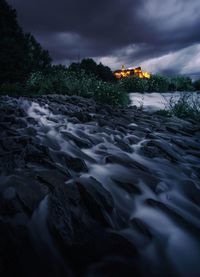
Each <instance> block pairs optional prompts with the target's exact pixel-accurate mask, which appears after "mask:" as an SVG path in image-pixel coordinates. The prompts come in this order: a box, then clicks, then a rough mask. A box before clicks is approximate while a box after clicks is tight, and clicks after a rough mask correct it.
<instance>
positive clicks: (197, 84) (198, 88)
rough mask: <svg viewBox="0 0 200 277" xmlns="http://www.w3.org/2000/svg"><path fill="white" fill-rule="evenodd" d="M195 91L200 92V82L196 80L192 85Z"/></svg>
mask: <svg viewBox="0 0 200 277" xmlns="http://www.w3.org/2000/svg"><path fill="white" fill-rule="evenodd" d="M193 86H194V89H195V90H200V80H196V81H195V82H194V84H193Z"/></svg>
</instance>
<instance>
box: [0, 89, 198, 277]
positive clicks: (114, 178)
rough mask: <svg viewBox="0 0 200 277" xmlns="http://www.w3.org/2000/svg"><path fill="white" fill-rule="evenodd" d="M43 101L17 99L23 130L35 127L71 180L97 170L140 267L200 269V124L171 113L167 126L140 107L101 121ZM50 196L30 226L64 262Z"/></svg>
mask: <svg viewBox="0 0 200 277" xmlns="http://www.w3.org/2000/svg"><path fill="white" fill-rule="evenodd" d="M170 96H171V94H165V97H170ZM139 97H141V95H140V94H135V93H134V94H131V99H132V101H133V103H134V104H136V101H137V100H138V101H139ZM142 97H144V99H143V105H144V108H146V109H155V108H156V109H157V108H161V107H162V105H164V104H163V103H162V100H163V98H162V95H160V94H157V93H153V94H151V95H149V94H148V95H147V94H144V95H142ZM10 101H11V103H12V100H10ZM46 102H47V103H46V104H44V101H43V103H42V104H41V103H40V101H37V102H34V101H30V100H23V99H21V100H17V101H16V102H15V104H14V105H18V106H20V107H21V108H22V109H23V110H24V112H25V117H24V118H25V120H27V122H29V123H28V125H27V127H26V128H25V129H23V128H21V129H19V133H21V135H22V134H23V132H25V130H27V128H29V129H30V128H32V129H34V140H35V141H37V143H38V145H40V146H41V145H44V146H45V147H47V148H48V155H49V157H50V159H51V163H52V164H54V165H55V167H57V168H60V169H62V170H63V171H65V170H66V171H67V172H69V174H70V177H69V178H66V182H65V185H66V186H68V184H70V182H71V181H73V180H76V179H77V178H78V179H79V181H80V183H81V182H82V183H84V182H86V183H87V182H88V186H89V185H90V183H91V180H92V179H91V178H94V179H95V180H97V181H98V184H100V185H101V186H102V187H103V188H104V189H105V191H107V192H108V193H109V194H110V195H111V197H112V198H113V200H114V203H115V208H114V210H113V211H112V212H111V213H109V212H107V211H104V213H105V218H106V221H107V222H108V226H109V228H108V230H109V232H112V233H115V234H118V235H119V236H120V237H123V238H125V239H126V240H127V241H128V242H129V243H130V244H132V245H134V247H136V249H137V251H138V252H139V263H140V266H139V268H140V273H141V274H142V275H144V276H147V275H148V276H198V275H199V273H200V265H199V257H200V180H199V176H200V175H199V172H200V148H199V147H200V137H199V135H200V130H199V129H198V128H197V127H196V126H194V128H193V129H194V130H193V129H192V130H193V133H192V134H191V124H190V123H188V122H184V121H176V122H173V121H170V119H168V121H169V122H167V123H166V126H168V128H164V124H165V123H164V121H160V119H159V117H158V118H150V117H149V116H148V115H143V116H142V115H141V114H139V115H138V116H135V117H132V118H130V121H129V123H128V124H127V125H126V124H125V126H124V129H119V128H118V129H117V128H111V127H110V126H102V127H100V126H99V124H98V123H97V120H96V117H95V116H96V114H95V113H90V116H91V120H90V121H88V122H84V123H83V122H78V121H77V122H76V121H74V122H73V120H71V117H70V116H68V115H64V114H63V113H62V112H59V110H56V109H55V108H52V102H53V101H52V102H51V101H50V102H48V101H46ZM57 106H58V107H59V104H57ZM54 107H55V104H54ZM30 119H32V120H33V123H30V122H31V120H30ZM180 126H183V129H182V131H181V128H180ZM170 128H171V129H170ZM173 128H174V129H173ZM61 152H62V154H63V155H65V154H66V155H67V156H68V155H70V156H71V157H73V158H78V159H80V160H83V161H84V163H85V166H86V167H87V170H86V171H85V170H78V171H76V170H75V169H74V168H70V165H66V164H65V162H64V161H63V160H62V159H61V156H60V153H61ZM29 168H31V170H34V172H35V174H36V175H37V174H40V172H41V171H43V170H44V169H45V164H40V165H37V164H36V163H33V162H30V163H29ZM38 172H39V173H38ZM4 175H5V174H4ZM4 178H6V176H4ZM58 181H59V180H58ZM91 186H92V185H91ZM48 197H49V196H48V194H47V195H46V196H45V197H44V199H43V200H42V201H41V203H40V205H39V206H38V208H37V209H35V211H34V213H33V215H32V217H31V222H30V225H29V228H30V229H31V232H32V237H33V241H35V245H37V246H36V248H37V251H39V252H40V253H42V255H43V254H44V252H45V251H44V252H43V251H42V252H41V248H43V250H44V249H48V252H49V253H52V254H51V257H53V260H54V261H56V262H58V260H59V261H60V266H62V267H64V266H63V264H64V260H63V258H61V255H60V254H59V250H58V249H57V247H56V246H55V245H54V243H53V240H52V241H51V234H50V233H49V231H48V226H47V225H46V223H45V222H46V220H47V217H48V212H47V210H48V201H49V200H48ZM94 197H95V195H94ZM39 234H42V235H39ZM58 264H59V262H58ZM66 272H67V269H66Z"/></svg>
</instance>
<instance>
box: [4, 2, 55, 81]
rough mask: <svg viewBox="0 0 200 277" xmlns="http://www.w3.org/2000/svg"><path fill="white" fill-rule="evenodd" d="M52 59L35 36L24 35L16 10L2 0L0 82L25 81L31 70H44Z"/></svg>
mask: <svg viewBox="0 0 200 277" xmlns="http://www.w3.org/2000/svg"><path fill="white" fill-rule="evenodd" d="M50 62H51V59H50V57H49V54H48V52H47V51H44V50H43V49H42V48H41V46H40V44H39V43H37V42H36V40H35V39H34V38H33V36H31V35H29V34H27V35H24V34H23V31H22V29H21V27H20V26H19V24H18V22H17V15H16V11H15V10H14V9H13V8H12V7H11V6H10V5H8V4H7V2H6V1H5V0H0V84H2V83H15V82H23V81H24V80H25V79H26V78H27V76H28V75H29V74H30V72H33V71H35V70H42V69H43V68H46V67H47V66H49V65H50Z"/></svg>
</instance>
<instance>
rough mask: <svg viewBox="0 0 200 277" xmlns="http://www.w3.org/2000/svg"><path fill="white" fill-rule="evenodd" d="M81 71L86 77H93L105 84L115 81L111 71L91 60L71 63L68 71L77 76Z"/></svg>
mask: <svg viewBox="0 0 200 277" xmlns="http://www.w3.org/2000/svg"><path fill="white" fill-rule="evenodd" d="M82 70H84V72H85V73H86V74H87V75H94V76H95V77H96V78H97V79H99V80H102V81H105V82H113V81H114V80H115V78H114V76H113V73H112V71H111V69H110V68H109V67H108V66H105V65H103V64H102V63H99V64H97V63H96V62H95V61H94V60H93V59H83V60H82V61H81V62H80V63H72V64H71V65H70V66H69V71H71V72H75V73H77V74H79V73H80V72H81V71H82Z"/></svg>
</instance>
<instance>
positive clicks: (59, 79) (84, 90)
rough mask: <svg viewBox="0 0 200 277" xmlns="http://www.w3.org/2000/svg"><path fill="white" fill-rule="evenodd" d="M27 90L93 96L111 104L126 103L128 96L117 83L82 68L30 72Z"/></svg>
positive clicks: (97, 99) (101, 101)
mask: <svg viewBox="0 0 200 277" xmlns="http://www.w3.org/2000/svg"><path fill="white" fill-rule="evenodd" d="M27 87H28V89H29V90H31V91H34V92H38V93H61V94H67V95H79V96H82V97H93V98H94V99H95V100H96V101H98V102H100V103H107V104H111V105H117V106H118V105H126V104H128V99H129V98H128V96H127V94H126V93H125V92H124V90H123V89H122V87H121V86H120V85H119V84H114V83H108V82H103V81H101V80H98V79H97V78H96V77H95V76H93V75H88V74H86V73H85V72H84V71H83V70H81V71H80V72H79V74H78V73H76V72H72V71H69V70H66V69H61V68H54V69H52V70H51V71H48V72H46V73H42V72H36V73H33V74H31V76H30V78H29V79H28V81H27Z"/></svg>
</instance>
